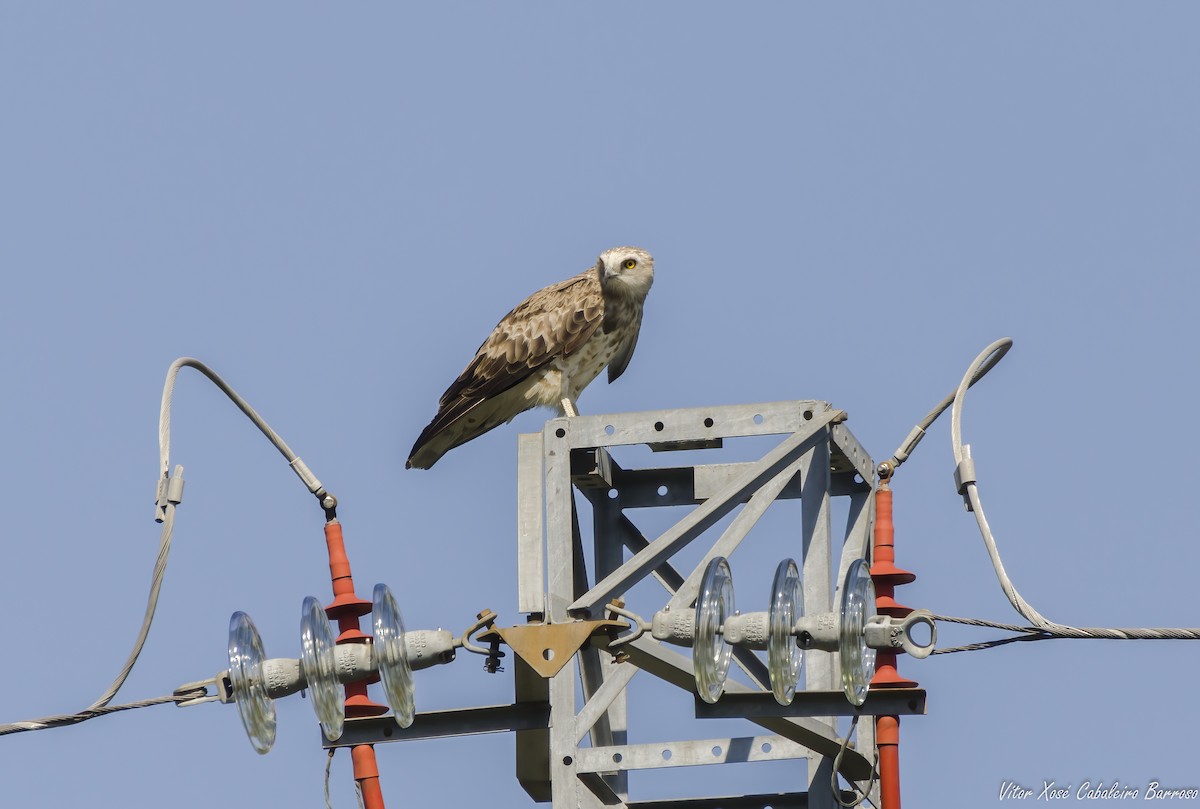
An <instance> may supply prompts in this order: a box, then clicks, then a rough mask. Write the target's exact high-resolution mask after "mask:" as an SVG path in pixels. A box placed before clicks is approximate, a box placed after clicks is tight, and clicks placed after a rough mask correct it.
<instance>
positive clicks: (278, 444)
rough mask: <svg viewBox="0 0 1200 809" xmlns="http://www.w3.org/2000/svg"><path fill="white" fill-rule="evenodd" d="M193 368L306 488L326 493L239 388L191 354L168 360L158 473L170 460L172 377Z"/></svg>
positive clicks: (164, 470) (164, 473)
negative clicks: (251, 424) (235, 408)
mask: <svg viewBox="0 0 1200 809" xmlns="http://www.w3.org/2000/svg"><path fill="white" fill-rule="evenodd" d="M185 367H187V368H195V369H196V370H197V371H199V372H200V373H202V374H204V375H205V376H206V377H208V378H209V379H210V380H212V383H213V384H214V385H216V386H217V387H218V388H220V389H221V391H222V392H223V393H224V394H225V395H226V396H228V397H229V399H230V400H231V401H232V402H233V403H234V404H235V405H237V406H238V409H239V410H241V411H242V412H243V413H245V414H246V416H247V418H249V419H250V421H252V422H254V426H255V427H257V428H258V429H259V430H260V431H262V434H263V435H265V436H266V437H267V439H268V440H269V441H270V442H271V443H272V444H273V445H274V446H275V449H277V450H279V452H280V454H281V455H283V457H284V458H285V459H286V460H287V462H288V466H290V467H292V470H293V471H294V472H295V473H296V474H297V475H298V476H299V478H300V480H301V482H303V483H304V485H305V486H306V487H307V488H308V490H309V491H310V492H312V493H313V494H315V495H316V496H317V498H318V499H322V498H324V497H325V495H326V492H325V489H324V488H323V487H322V486H321V481H319V480H317V478H316V476H315V475H313V473H312V471H311V470H310V469H309V468H308V467H307V466H306V465H305V464H304V461H302V460H300V456H298V455H297V454H296V453H295V452H292V448H291V447H289V446H288V445H287V442H285V441H284V440H283V439H282V438H281V437H280V436H279V433H277V432H275V431H274V430H272V429H271V425H269V424H267V422H266V420H264V419H263V417H262V416H260V415H258V413H257V412H256V411H255V410H254V408H253V407H251V406H250V403H249V402H247V401H246V400H245V399H243V398H242V397H241V396H239V395H238V392H237V391H235V390H234V389H233V388H231V387H230V386H229V384H228V383H226V382H225V380H224V379H222V378H221V377H220V376H218V375H217V373H216V372H215V371H213V370H212V369H211V368H209V367H208V366H207V365H205V364H204V363H202V362H200V360H197V359H193V358H192V357H180V358H179V359H177V360H175V362H173V363H171V367H170V368H168V369H167V381H166V384H165V385H163V395H162V408H161V409H160V410H159V415H158V466H159V473H160V474H161V475H162V477H163V478H164V479H165V478H166V477H167V470H168V468H169V464H170V457H171V397H172V395H173V394H174V392H175V378H176V377H177V376H178V375H179V370H180V369H181V368H185Z"/></svg>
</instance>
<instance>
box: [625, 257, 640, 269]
mask: <svg viewBox="0 0 1200 809" xmlns="http://www.w3.org/2000/svg"><path fill="white" fill-rule="evenodd" d="M621 266H622V267H624V268H625V269H627V270H632V269H633V268H634V267H636V266H637V261H636V260H635V259H632V258H627V259H625V261H623V262H622V263H621Z"/></svg>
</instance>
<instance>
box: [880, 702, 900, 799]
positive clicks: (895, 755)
mask: <svg viewBox="0 0 1200 809" xmlns="http://www.w3.org/2000/svg"><path fill="white" fill-rule="evenodd" d="M875 745H876V747H878V748H879V798H880V806H881V807H882V809H900V718H899V717H898V716H880V717H878V718H877V719H876V720H875Z"/></svg>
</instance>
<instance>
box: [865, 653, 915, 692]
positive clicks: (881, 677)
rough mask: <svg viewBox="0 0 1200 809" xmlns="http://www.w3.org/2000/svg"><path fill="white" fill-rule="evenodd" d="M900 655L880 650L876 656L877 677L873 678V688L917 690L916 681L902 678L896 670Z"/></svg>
mask: <svg viewBox="0 0 1200 809" xmlns="http://www.w3.org/2000/svg"><path fill="white" fill-rule="evenodd" d="M898 656H899V655H898V653H897V652H894V651H891V650H890V649H880V650H879V651H878V652H877V653H876V654H875V676H874V677H872V678H871V688H916V687H917V685H918V683H917V681H916V680H909V679H907V678H905V677H901V676H900V672H899V671H897V670H896V658H897V657H898Z"/></svg>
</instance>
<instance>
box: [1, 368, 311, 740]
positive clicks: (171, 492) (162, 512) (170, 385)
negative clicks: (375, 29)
mask: <svg viewBox="0 0 1200 809" xmlns="http://www.w3.org/2000/svg"><path fill="white" fill-rule="evenodd" d="M184 367H189V368H195V369H196V370H197V371H199V372H200V373H202V374H204V375H205V376H206V377H208V378H209V379H210V380H211V381H212V382H213V384H215V385H216V386H217V387H218V388H220V389H221V390H222V392H224V393H225V395H226V396H228V397H229V398H230V400H232V401H233V403H234V404H236V405H237V406H238V409H240V410H241V411H242V412H243V413H245V414H246V416H247V417H248V418H249V419H250V420H251V421H252V422H254V426H256V427H258V429H259V430H260V431H262V434H263V435H265V436H266V437H267V438H268V439H269V440H270V442H271V443H272V444H273V445H274V446H275V448H276V449H278V450H279V452H280V453H281V454H282V455H283V457H284V458H285V459H286V460H287V462H288V465H289V466H290V467H291V468H292V470H293V471H294V472H295V473H296V474H297V475H298V476H299V478H300V480H301V481H302V482H303V483H304V485H305V486H306V487H307V488H308V490H309V491H310V492H311V493H312V494H314V495H316V496H317V498H318V500H320V501H321V504H322V506H323V507H332V506H331V504H332V503H333V502H335V501H334V500H333V498H332V496H331V495H329V493H328V492H326V491H325V489H324V487H323V486H322V485H321V481H319V480H317V478H316V476H315V475H313V473H312V471H311V470H309V468H308V467H307V466H306V465H305V463H304V461H302V460H300V457H299V456H298V455H296V453H295V452H293V451H292V448H291V447H289V446H288V445H287V442H285V441H284V440H283V438H281V437H280V436H279V434H278V433H276V432H275V431H274V430H272V429H271V426H270V425H269V424H267V422H266V421H265V420H264V419H263V418H262V416H260V415H258V413H257V412H256V411H255V410H254V408H253V407H251V406H250V404H249V403H248V402H247V401H246V400H245V399H243V398H242V397H241V396H240V395H238V392H237V391H235V390H234V389H233V388H231V387H230V386H229V384H228V383H226V382H225V380H224V379H222V378H221V377H220V376H219V375H217V373H216V372H214V371H213V370H212V369H211V368H209V367H208V366H207V365H205V364H204V363H202V362H200V361H199V360H196V359H193V358H191V357H180V358H179V359H177V360H175V362H173V363H171V366H170V367H169V368H168V369H167V379H166V382H165V383H164V385H163V395H162V407H161V409H160V410H159V420H158V457H159V475H160V477H159V480H158V497H157V509H156V511H155V514H156V519H158V520H159V521H160V522H161V523H162V533H161V534H160V535H159V542H158V558H157V559H156V560H155V562H154V572H153V574H152V576H151V580H150V594H149V596H148V597H147V599H146V612H145V614H144V615H143V616H142V626H141V629H139V630H138V635H137V639H136V640H135V641H134V643H133V649H132V651H130V653H129V657H128V658H126V660H125V664H124V665H123V666H122V667H121V671H120V672H119V673H118V674H117V676H116V679H114V680H113V681H112V683H111V684H110V685H109V686H108V688H107V689H105V691H104V693H103V694H101V695H100V698H99V699H97V700H96V701H95V702H93V703H92V704H91V705H89V706H88V707H87V708H86V709H84V710H83V711H80V712H79V713H77V714H63V715H61V716H59V717H49V718H48V720H49V721H47V720H35V721H29V722H16V723H11V724H7V725H0V735H4V734H6V733H17V732H20V731H23V730H41V729H43V728H47V727H58V726H61V725H64V724H73V723H74V722H81V721H84V720H86V719H91V718H93V717H95V716H102V715H104V714H106V713H110V712H112V711H114V710H128V709H129V708H137V707H143V703H133V704H131V705H128V706H123V707H119V708H108V707H106V706H108V704H109V703H110V702H112V700H113V698H114V697H115V696H116V695H117V692H118V691H120V690H121V686H123V685H124V684H125V680H126V679H128V677H129V673H130V672H131V671H133V667H134V664H135V663H137V659H138V657H139V656H140V655H141V653H142V648H143V647H144V646H145V645H146V638H147V637H149V635H150V626H151V624H153V622H154V613H155V611H156V610H157V609H158V596H159V593H160V592H161V591H162V583H163V578H164V577H165V576H166V572H167V559H168V557H169V556H170V553H171V536H172V534H173V533H174V530H175V507H176V506H177V505H178V504H179V503H180V502H181V500H182V497H183V467H182V466H176V467H175V477H174V478H172V477H171V476H170V474H169V470H170V457H171V399H172V397H173V395H174V392H175V379H176V377H177V376H178V375H179V371H180V369H181V368H184ZM162 701H164V700H159V701H157V702H156V701H150V702H148V703H146V704H159V702H162ZM166 701H170V700H166ZM175 701H176V702H178V701H179V700H175ZM144 702H145V701H144Z"/></svg>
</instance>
